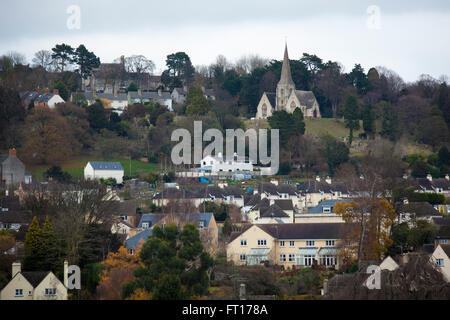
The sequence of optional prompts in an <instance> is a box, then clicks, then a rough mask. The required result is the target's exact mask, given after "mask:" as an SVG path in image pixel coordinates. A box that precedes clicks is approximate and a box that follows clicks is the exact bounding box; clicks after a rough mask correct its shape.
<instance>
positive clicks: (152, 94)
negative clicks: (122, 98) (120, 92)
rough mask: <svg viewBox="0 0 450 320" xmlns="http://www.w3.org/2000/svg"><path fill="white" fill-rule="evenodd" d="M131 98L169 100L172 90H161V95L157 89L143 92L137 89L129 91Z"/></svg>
mask: <svg viewBox="0 0 450 320" xmlns="http://www.w3.org/2000/svg"><path fill="white" fill-rule="evenodd" d="M128 94H129V96H130V99H133V100H135V99H139V100H145V99H148V100H161V99H162V100H169V99H171V98H172V96H171V95H170V92H166V91H161V95H159V93H158V92H157V91H149V92H141V94H139V93H138V92H135V91H130V92H128Z"/></svg>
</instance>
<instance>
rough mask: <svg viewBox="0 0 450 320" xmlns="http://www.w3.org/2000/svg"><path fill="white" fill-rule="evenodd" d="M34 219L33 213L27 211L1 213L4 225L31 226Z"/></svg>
mask: <svg viewBox="0 0 450 320" xmlns="http://www.w3.org/2000/svg"><path fill="white" fill-rule="evenodd" d="M32 218H33V217H32V215H31V213H30V212H27V211H5V212H0V222H2V223H18V224H30V223H31V220H32Z"/></svg>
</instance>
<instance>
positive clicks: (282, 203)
mask: <svg viewBox="0 0 450 320" xmlns="http://www.w3.org/2000/svg"><path fill="white" fill-rule="evenodd" d="M274 204H275V205H276V206H278V207H279V208H280V209H282V210H294V205H293V203H292V200H274Z"/></svg>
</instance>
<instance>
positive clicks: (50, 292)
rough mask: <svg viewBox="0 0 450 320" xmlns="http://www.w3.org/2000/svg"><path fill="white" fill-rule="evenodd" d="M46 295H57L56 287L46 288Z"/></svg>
mask: <svg viewBox="0 0 450 320" xmlns="http://www.w3.org/2000/svg"><path fill="white" fill-rule="evenodd" d="M45 295H46V296H48V297H54V296H56V288H45Z"/></svg>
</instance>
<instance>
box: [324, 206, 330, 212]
mask: <svg viewBox="0 0 450 320" xmlns="http://www.w3.org/2000/svg"><path fill="white" fill-rule="evenodd" d="M330 212H331V208H330V207H323V213H330Z"/></svg>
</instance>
